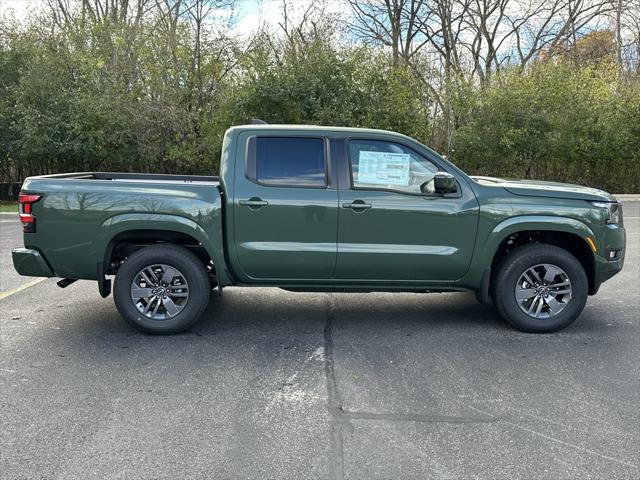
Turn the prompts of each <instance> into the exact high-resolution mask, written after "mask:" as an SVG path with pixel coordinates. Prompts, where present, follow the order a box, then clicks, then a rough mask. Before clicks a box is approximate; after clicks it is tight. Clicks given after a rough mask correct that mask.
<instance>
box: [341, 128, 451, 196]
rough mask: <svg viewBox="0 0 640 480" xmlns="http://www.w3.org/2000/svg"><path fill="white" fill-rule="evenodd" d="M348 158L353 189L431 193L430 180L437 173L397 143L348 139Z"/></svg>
mask: <svg viewBox="0 0 640 480" xmlns="http://www.w3.org/2000/svg"><path fill="white" fill-rule="evenodd" d="M349 158H350V161H351V174H352V182H353V187H354V188H363V189H384V190H395V191H398V192H402V193H413V194H416V193H417V194H423V193H434V191H435V190H434V188H433V177H434V176H435V174H436V172H438V167H437V166H436V165H435V164H433V163H431V162H430V161H429V160H427V159H426V158H424V157H422V156H420V155H418V154H417V153H415V152H414V151H413V150H411V149H410V148H407V147H405V146H403V145H400V144H398V143H392V142H384V141H380V140H351V141H350V142H349ZM421 187H422V188H421Z"/></svg>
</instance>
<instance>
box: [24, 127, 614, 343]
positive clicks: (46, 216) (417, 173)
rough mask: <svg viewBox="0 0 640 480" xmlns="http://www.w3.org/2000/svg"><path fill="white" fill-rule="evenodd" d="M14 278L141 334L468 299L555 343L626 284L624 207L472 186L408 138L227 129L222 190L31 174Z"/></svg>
mask: <svg viewBox="0 0 640 480" xmlns="http://www.w3.org/2000/svg"><path fill="white" fill-rule="evenodd" d="M19 205H20V219H21V221H22V225H23V230H24V245H25V248H18V249H16V250H14V251H13V263H14V266H15V268H16V270H17V271H18V272H19V273H20V274H21V275H31V276H38V277H61V278H62V280H61V281H59V282H58V285H59V286H61V287H66V286H67V285H69V284H70V283H72V282H73V281H75V280H77V279H85V280H97V283H98V290H99V292H100V294H101V295H102V296H103V297H106V296H108V295H109V294H110V293H111V279H109V278H107V277H109V276H111V275H115V281H114V285H113V294H114V299H115V303H116V307H117V309H118V311H119V312H120V314H121V315H122V316H123V317H124V318H125V319H126V320H127V321H128V322H129V323H130V324H131V325H132V326H133V327H135V328H137V329H139V330H141V331H143V332H147V333H156V334H162V333H176V332H179V331H181V330H184V329H185V328H187V327H189V326H190V325H191V324H193V323H194V322H195V321H196V320H197V319H198V318H199V317H200V316H201V315H202V314H203V312H204V311H205V308H206V306H207V303H208V301H209V296H210V292H211V291H212V290H214V289H215V288H218V289H219V290H221V289H222V288H223V287H225V286H230V285H233V286H247V287H248V286H275V287H280V288H283V289H286V290H291V291H347V292H354V291H357V292H370V291H398V292H399V291H411V292H448V291H473V292H475V293H476V297H477V298H478V300H480V301H481V302H483V303H489V302H491V301H493V303H494V304H495V306H496V309H497V311H498V312H499V313H500V315H501V316H502V317H503V318H504V319H505V320H507V321H508V322H509V323H510V324H511V325H513V326H514V327H515V328H518V329H520V330H523V331H527V332H552V331H556V330H559V329H561V328H564V327H566V326H567V325H569V324H570V323H571V322H572V321H574V320H575V319H576V318H577V317H578V316H579V315H580V313H581V311H582V309H583V308H584V305H585V303H586V300H587V296H588V295H593V294H595V293H596V292H597V291H598V288H599V287H600V284H601V283H602V282H604V281H605V280H607V279H608V278H610V277H611V276H613V275H615V274H616V273H617V272H619V271H620V270H621V269H622V265H623V262H624V255H625V230H624V227H623V221H622V209H621V205H620V204H619V203H618V202H617V201H616V199H615V198H614V197H613V196H611V195H610V194H608V193H606V192H603V191H600V190H596V189H592V188H586V187H580V186H575V185H567V184H560V183H551V182H537V181H529V180H526V181H525V180H503V179H497V178H488V177H470V176H468V175H466V174H465V173H464V172H462V171H461V170H459V169H458V168H457V167H456V166H455V165H453V164H451V163H450V162H448V161H447V160H446V159H444V158H442V157H441V156H439V155H438V154H437V153H435V152H434V151H432V150H430V149H429V148H427V147H425V146H424V145H422V144H420V143H419V142H417V141H415V140H413V139H411V138H408V137H406V136H403V135H400V134H397V133H393V132H388V131H382V130H366V129H357V128H338V127H317V126H294V125H243V126H235V127H232V128H230V129H229V130H227V132H226V134H225V138H224V144H223V148H222V159H221V175H220V177H213V176H212V177H206V176H202V177H199V176H195V177H192V176H185V175H146V174H125V173H70V174H61V175H46V176H39V177H31V178H28V179H27V180H25V182H24V185H23V186H22V191H21V193H20V198H19Z"/></svg>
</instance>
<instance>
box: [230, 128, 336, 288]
mask: <svg viewBox="0 0 640 480" xmlns="http://www.w3.org/2000/svg"><path fill="white" fill-rule="evenodd" d="M247 145H248V148H247V150H246V152H244V151H243V152H238V159H237V160H236V163H237V166H236V175H235V188H234V199H233V209H234V212H233V215H234V217H233V225H234V227H233V228H234V234H235V235H234V237H235V252H236V258H237V260H238V264H239V266H240V267H241V269H242V273H244V275H245V276H246V277H249V278H250V279H252V280H265V281H269V282H273V281H276V282H277V281H279V280H282V281H284V283H287V281H293V282H294V283H297V282H298V281H305V280H314V279H329V278H331V276H332V275H333V270H334V267H335V261H336V250H337V247H336V235H337V233H336V230H337V223H338V213H337V210H338V192H337V190H336V189H335V187H334V186H331V185H330V184H329V183H330V182H329V179H328V175H327V172H328V169H327V160H328V159H327V148H326V140H325V139H324V138H320V137H301V136H285V137H283V136H254V137H251V138H249V139H248V141H247ZM245 156H246V157H245Z"/></svg>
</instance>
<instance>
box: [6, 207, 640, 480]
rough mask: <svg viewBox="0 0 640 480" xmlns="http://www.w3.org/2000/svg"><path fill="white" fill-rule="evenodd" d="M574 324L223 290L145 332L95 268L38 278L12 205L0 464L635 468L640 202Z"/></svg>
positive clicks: (122, 472)
mask: <svg viewBox="0 0 640 480" xmlns="http://www.w3.org/2000/svg"><path fill="white" fill-rule="evenodd" d="M624 208H625V210H624V212H625V224H626V227H627V235H628V237H627V238H628V250H627V259H626V265H625V268H624V270H623V272H622V273H621V274H619V275H618V276H616V277H614V278H613V279H612V280H610V281H609V282H607V283H605V284H604V285H603V287H602V289H601V290H600V293H599V294H598V295H597V296H595V297H590V298H589V301H588V303H587V307H586V309H585V311H584V313H583V314H582V316H581V317H580V319H579V320H578V321H577V322H576V323H574V324H573V325H572V326H571V327H569V328H568V329H566V330H564V331H562V332H559V333H556V334H551V335H528V334H523V333H519V332H516V331H514V330H512V329H510V328H509V327H508V326H506V325H505V324H504V323H503V322H502V321H501V320H499V319H498V317H497V316H496V314H495V313H494V311H493V309H492V308H489V307H484V306H480V305H479V304H478V303H477V302H476V301H475V299H474V298H473V296H472V295H470V294H464V293H452V294H433V295H421V294H387V293H379V294H324V293H322V294H301V293H289V292H285V291H282V290H278V289H237V288H229V289H225V291H224V294H223V295H222V296H221V297H213V299H212V301H211V304H210V306H209V308H208V310H207V313H206V315H205V318H204V319H203V320H202V321H201V322H199V323H198V324H197V325H196V326H195V327H194V328H192V330H191V331H189V332H188V333H185V334H182V335H177V336H170V337H151V336H144V335H141V334H139V333H136V332H134V331H132V330H131V329H130V328H129V327H128V326H127V325H126V324H125V323H124V321H123V320H121V319H120V317H119V316H118V313H117V312H116V309H115V307H114V305H113V301H112V298H111V297H109V298H107V299H103V298H101V297H100V296H99V295H98V291H97V287H96V285H95V283H93V282H78V283H75V284H73V285H71V286H70V287H68V288H67V289H65V290H61V289H59V288H58V287H57V286H56V285H55V280H53V279H48V280H45V281H42V282H40V283H37V284H35V285H31V284H29V285H31V286H27V282H29V281H31V280H32V279H30V278H24V277H19V276H17V275H16V274H15V273H14V272H13V270H12V267H11V265H10V253H9V252H10V250H11V249H12V248H14V247H16V246H21V243H22V238H21V234H20V233H19V225H18V222H17V221H15V220H14V219H13V217H8V216H0V230H1V232H0V235H1V236H0V238H1V242H2V246H1V251H0V267H1V269H2V270H1V277H2V279H1V283H0V286H1V290H2V291H5V292H6V291H9V290H13V289H16V288H20V286H22V287H24V288H23V289H22V290H20V291H17V292H16V293H13V294H11V295H9V296H6V298H3V299H2V300H0V307H1V310H0V311H1V315H2V318H1V323H0V341H1V351H0V392H1V393H0V402H1V405H0V415H1V424H2V428H1V429H0V478H8V479H9V478H104V477H108V478H205V477H210V478H492V479H494V478H515V477H518V478H526V479H532V478H550V479H551V478H553V479H556V478H567V479H569V478H570V479H577V478H580V479H583V478H598V479H605V478H606V479H613V478H634V479H637V478H639V477H640V470H639V454H640V451H639V450H640V418H639V417H640V356H639V352H640V348H639V347H640V315H639V313H638V312H639V311H640V204H639V203H629V204H625V206H624Z"/></svg>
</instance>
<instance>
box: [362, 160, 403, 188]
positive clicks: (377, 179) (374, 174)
mask: <svg viewBox="0 0 640 480" xmlns="http://www.w3.org/2000/svg"><path fill="white" fill-rule="evenodd" d="M410 161H411V155H409V154H408V153H387V152H367V151H361V152H360V155H359V158H358V180H357V181H358V183H368V184H372V185H398V186H402V187H406V186H408V185H409V167H410Z"/></svg>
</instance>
